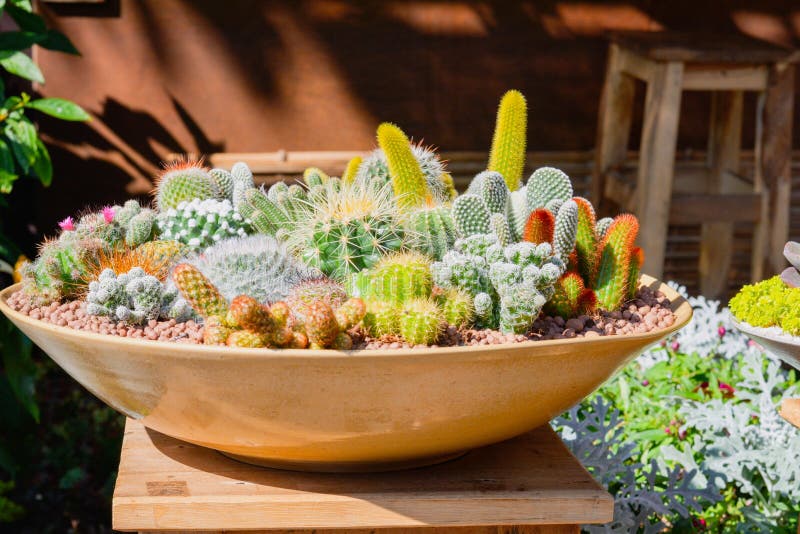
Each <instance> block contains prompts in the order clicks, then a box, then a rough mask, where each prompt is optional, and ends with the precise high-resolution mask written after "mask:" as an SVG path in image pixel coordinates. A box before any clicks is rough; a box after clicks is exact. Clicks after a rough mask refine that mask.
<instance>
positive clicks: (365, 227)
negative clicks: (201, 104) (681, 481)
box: [0, 91, 691, 471]
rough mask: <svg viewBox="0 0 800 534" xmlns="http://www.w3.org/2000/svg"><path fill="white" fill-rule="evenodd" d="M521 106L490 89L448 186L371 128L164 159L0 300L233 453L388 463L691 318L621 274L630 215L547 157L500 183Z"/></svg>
mask: <svg viewBox="0 0 800 534" xmlns="http://www.w3.org/2000/svg"><path fill="white" fill-rule="evenodd" d="M526 121H527V110H526V103H525V99H524V98H523V96H522V95H521V94H520V93H519V92H517V91H509V92H508V93H507V94H506V95H505V96H504V97H503V99H502V101H501V103H500V108H499V111H498V119H497V125H496V129H495V134H494V139H493V143H492V149H491V156H490V160H489V164H488V168H487V170H486V171H484V172H481V173H479V174H478V175H477V176H475V177H474V179H473V180H472V182H471V183H470V185H469V188H468V189H467V190H466V192H464V193H463V194H461V195H459V194H458V193H457V192H456V190H455V187H454V185H453V179H452V177H451V176H450V175H449V174H448V172H447V170H446V168H445V164H444V162H443V161H441V159H440V158H439V156H438V155H437V154H436V152H435V151H433V150H432V149H430V148H426V147H423V146H421V145H417V144H413V143H411V142H410V141H409V139H408V137H407V136H406V134H405V133H404V132H403V131H402V130H401V129H400V128H398V127H397V126H395V125H393V124H389V123H384V124H381V125H380V126H379V127H378V129H377V141H378V148H376V149H375V150H374V151H373V152H371V153H369V154H367V155H365V156H364V157H363V158H362V157H358V158H354V159H353V160H352V161H350V162H349V164H348V165H347V167H346V169H344V172H343V173H342V176H341V177H335V176H328V175H327V174H326V173H325V172H323V171H322V170H320V169H317V168H310V169H308V170H306V172H305V173H304V176H303V179H302V181H300V182H299V183H295V184H291V185H288V184H285V183H277V184H274V185H273V186H271V187H270V188H269V189H264V188H259V187H256V185H255V183H254V180H253V175H252V173H251V172H250V169H249V168H248V167H247V165H246V164H244V163H237V164H235V165H234V166H233V167H232V168H231V169H230V170H225V169H208V168H206V166H205V165H203V164H202V162H194V161H181V162H178V163H175V164H171V165H168V166H166V167H165V169H164V171H163V172H162V173H161V175H160V177H159V180H158V184H157V188H156V192H155V200H154V203H153V205H152V206H142V205H140V204H139V203H138V202H136V201H128V202H126V203H124V204H122V205H118V206H110V207H107V208H105V209H103V210H102V211H100V212H97V213H89V214H86V215H84V216H82V217H80V218H78V219H72V218H69V217H68V218H66V219H65V220H64V221H62V222H61V224H60V226H61V232H60V234H59V235H58V237H56V238H53V239H51V240H49V241H47V242H46V243H44V244H43V245H42V248H41V252H40V254H39V257H38V258H37V259H36V260H35V261H33V262H32V263H30V264H29V265H27V266H25V267H24V269H23V272H22V277H23V282H22V284H19V285H17V286H13V287H11V288H8V289H7V290H6V291H4V292H3V293H2V295H0V310H1V311H2V312H3V313H4V314H6V315H7V316H8V317H9V318H10V319H11V320H12V321H13V322H14V323H15V324H17V325H18V326H19V327H20V328H21V329H22V330H23V331H24V332H25V333H26V334H27V335H28V336H30V337H31V339H33V341H34V342H36V343H37V344H39V345H40V346H41V347H42V348H43V349H44V350H45V351H46V352H47V353H48V354H49V355H50V356H51V357H52V358H53V359H54V360H55V361H56V362H57V363H59V364H60V365H61V366H62V367H63V368H64V369H65V370H66V371H67V372H68V373H70V374H71V375H72V376H73V377H74V378H76V379H77V380H78V381H79V382H81V383H82V384H83V385H85V386H86V387H87V388H88V389H89V390H90V391H92V392H93V393H94V394H96V395H97V396H98V397H100V398H101V399H103V400H104V401H105V402H107V403H108V404H109V405H111V406H112V407H114V408H116V409H118V410H119V411H121V412H122V413H124V414H126V415H128V416H130V417H134V418H138V419H141V420H142V421H143V423H144V424H145V425H147V426H148V427H151V428H153V429H155V430H157V431H160V432H163V433H165V434H168V435H171V436H174V437H177V438H179V439H184V440H187V441H190V442H193V443H197V444H200V445H204V446H207V447H211V448H215V449H217V450H220V451H222V452H223V453H225V454H228V455H231V456H233V457H236V458H239V459H242V460H245V461H249V462H254V463H259V464H263V465H269V466H279V467H287V468H293V469H309V470H323V471H349V470H376V469H391V468H398V467H404V466H409V465H421V464H426V463H432V462H436V461H439V460H441V459H444V458H449V457H452V456H453V455H458V454H461V453H463V452H464V451H466V450H469V449H470V448H473V447H477V446H481V445H485V444H489V443H492V442H496V441H499V440H503V439H507V438H510V437H513V436H515V435H517V434H520V433H522V432H525V431H527V430H530V429H532V428H534V427H536V426H538V425H540V424H543V423H545V422H547V421H548V420H549V419H550V418H552V417H554V416H556V415H558V414H559V413H561V412H562V411H563V410H565V409H566V408H568V407H569V406H571V405H573V404H575V403H576V402H577V401H579V400H580V399H582V398H583V397H585V396H586V395H588V394H589V393H591V392H592V391H593V390H594V389H596V388H597V387H598V386H599V385H600V384H602V383H603V382H604V381H605V380H607V379H608V378H609V377H610V376H611V375H612V374H613V373H614V372H615V371H616V370H618V369H619V368H620V367H622V366H623V365H624V364H625V363H627V362H628V361H630V360H631V359H632V358H634V357H635V356H636V355H638V354H639V353H640V352H641V351H642V350H644V348H646V347H647V346H648V345H650V344H653V343H655V342H658V341H659V340H660V339H662V338H664V337H665V336H667V335H669V334H670V333H672V332H674V331H675V330H677V329H678V328H680V327H682V326H683V325H684V324H686V322H688V320H689V319H690V317H691V308H690V306H689V305H688V303H686V302H684V301H683V300H682V299H681V298H680V297H679V295H677V294H676V293H675V292H673V291H672V290H671V289H669V288H668V287H667V286H665V285H664V284H661V283H660V282H658V281H656V280H654V279H652V278H650V277H647V276H645V275H641V274H640V269H641V265H642V262H643V254H642V251H641V250H639V249H638V248H636V246H635V240H636V234H637V231H638V221H637V220H636V218H635V217H633V216H631V215H620V216H618V217H616V218H614V219H609V218H606V219H599V220H598V219H597V217H596V216H595V212H594V209H593V207H592V205H591V203H590V202H589V201H588V200H586V199H583V198H580V197H576V196H574V192H573V188H572V184H571V182H570V180H569V177H568V176H567V175H566V174H565V173H563V172H561V171H560V170H558V169H555V168H551V167H545V168H540V169H537V170H536V171H534V172H533V174H532V175H531V176H530V177H529V178H528V180H527V182H526V183H524V184H523V179H522V172H523V168H524V163H525V137H526Z"/></svg>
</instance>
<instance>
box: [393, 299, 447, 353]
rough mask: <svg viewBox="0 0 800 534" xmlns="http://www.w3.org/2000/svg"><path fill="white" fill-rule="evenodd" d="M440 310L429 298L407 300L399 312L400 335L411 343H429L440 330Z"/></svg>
mask: <svg viewBox="0 0 800 534" xmlns="http://www.w3.org/2000/svg"><path fill="white" fill-rule="evenodd" d="M442 321H443V316H442V311H441V310H440V309H439V307H438V306H437V305H436V303H435V302H433V301H431V300H429V299H414V300H411V301H409V302H407V303H406V304H405V305H404V306H403V308H402V312H401V313H400V319H399V321H398V322H399V330H400V335H402V336H403V338H404V339H405V340H406V341H407V342H408V343H410V344H412V345H431V344H433V343H435V342H436V340H437V339H438V338H439V335H440V334H441V332H442Z"/></svg>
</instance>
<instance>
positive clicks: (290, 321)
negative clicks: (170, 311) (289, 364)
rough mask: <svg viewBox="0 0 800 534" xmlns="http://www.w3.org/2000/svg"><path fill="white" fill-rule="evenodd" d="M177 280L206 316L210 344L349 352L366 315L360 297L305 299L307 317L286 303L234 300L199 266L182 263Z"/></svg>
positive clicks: (175, 274) (206, 336)
mask: <svg viewBox="0 0 800 534" xmlns="http://www.w3.org/2000/svg"><path fill="white" fill-rule="evenodd" d="M172 279H173V282H174V283H175V285H176V286H177V288H178V289H179V291H180V292H181V294H182V295H183V296H184V297H185V299H186V301H187V302H188V303H189V304H190V305H191V306H192V308H193V309H194V310H195V312H196V313H197V314H198V315H200V316H201V317H203V319H204V321H205V328H204V330H203V341H204V343H206V344H209V345H228V346H233V347H242V348H298V349H305V348H310V349H328V348H331V349H338V350H348V349H350V348H352V346H353V340H352V338H351V337H350V335H349V334H348V333H347V330H349V329H351V328H353V327H354V326H355V325H357V324H358V323H359V322H361V320H362V319H363V317H364V314H365V313H366V309H365V305H364V302H363V301H361V299H348V300H346V301H344V302H342V303H341V304H339V305H336V306H335V307H334V305H332V304H331V303H329V302H325V301H324V300H321V299H320V300H309V301H307V302H305V301H303V302H302V308H303V309H302V315H299V314H295V313H294V311H293V309H292V308H291V307H290V306H289V305H288V304H287V303H286V302H283V301H278V302H273V303H271V304H265V303H262V302H261V301H259V300H258V299H256V298H254V297H252V296H249V295H237V296H236V297H234V298H233V299H232V300H231V301H230V303H228V301H227V300H226V299H225V297H224V296H223V295H222V293H220V291H219V290H218V289H217V288H216V286H214V284H213V283H212V282H211V281H210V280H209V279H208V278H207V277H205V276H204V275H203V273H201V272H200V270H198V269H197V268H196V267H195V266H193V265H190V264H188V263H182V264H180V265H178V266H176V267H175V269H174V270H173V273H172Z"/></svg>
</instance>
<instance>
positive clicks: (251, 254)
mask: <svg viewBox="0 0 800 534" xmlns="http://www.w3.org/2000/svg"><path fill="white" fill-rule="evenodd" d="M186 263H189V264H191V265H193V266H195V267H197V269H199V270H200V272H202V273H203V274H204V275H205V276H206V277H208V279H209V280H210V281H211V283H212V284H213V285H214V286H215V287H217V288H219V289H218V290H219V291H220V292H221V293H222V295H223V296H224V297H225V298H226V299H227V300H231V299H233V298H234V297H236V296H238V295H245V294H246V295H250V296H252V297H254V298H256V299H257V300H258V301H259V302H262V303H268V302H277V301H280V300H284V299H285V298H286V297H287V296H288V295H289V291H290V290H291V289H292V287H294V286H295V285H297V284H300V283H302V282H306V281H309V280H315V279H319V278H322V273H320V272H319V271H318V270H316V269H312V268H309V267H307V266H306V265H304V264H303V263H302V262H301V261H299V260H298V259H297V258H295V257H294V256H293V255H292V254H291V253H290V252H289V250H288V249H287V248H286V246H284V245H282V244H281V243H279V242H278V241H277V240H276V239H275V238H274V237H270V236H266V235H252V236H247V237H241V238H235V239H226V240H224V241H220V242H219V243H217V244H216V245H213V246H211V247H209V248H207V249H206V250H205V251H204V252H203V253H202V254H197V255H195V256H192V257H190V258H188V259H187V260H186Z"/></svg>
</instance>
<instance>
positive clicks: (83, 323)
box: [8, 287, 675, 350]
mask: <svg viewBox="0 0 800 534" xmlns="http://www.w3.org/2000/svg"><path fill="white" fill-rule="evenodd" d="M8 304H9V306H11V308H13V309H14V310H16V311H18V312H20V313H24V314H25V315H28V316H29V317H30V318H32V319H36V320H39V321H44V322H47V323H51V324H54V325H57V326H66V327H69V328H72V329H74V330H85V331H89V332H95V333H98V334H107V335H114V336H121V337H131V338H137V339H151V340H159V341H173V342H179V343H193V344H200V343H202V341H203V326H202V324H198V323H196V322H194V321H187V322H185V323H177V322H176V321H175V320H174V319H170V320H168V321H150V322H149V323H148V324H147V325H146V326H135V325H128V324H125V323H117V322H114V321H112V320H111V319H109V318H108V317H97V316H92V315H88V314H87V313H86V309H85V304H84V303H83V302H82V301H78V300H73V301H69V302H65V303H63V304H59V303H53V304H50V305H48V306H42V307H37V306H33V305H32V304H31V302H30V299H29V298H28V297H27V296H25V295H23V294H22V292H17V293H14V294H13V295H11V297H9V299H8ZM670 304H671V303H670V301H669V299H668V298H667V297H666V295H664V294H663V293H661V292H660V291H653V290H652V289H650V288H649V287H642V288H640V289H639V291H638V292H637V294H636V298H635V299H634V300H632V301H630V302H628V303H626V304H625V305H624V306H623V307H622V309H620V310H617V311H613V312H607V311H603V312H600V313H598V314H595V315H581V316H580V317H576V318H572V319H569V320H567V321H565V320H564V319H562V318H561V317H540V318H539V319H537V320H536V322H535V323H534V324H533V328H532V330H531V332H530V333H528V334H527V335H521V334H504V333H502V332H499V331H497V330H489V329H485V330H477V329H457V328H455V327H453V326H449V327H447V329H446V330H444V331H443V333H442V336H441V338H440V339H439V342H438V344H437V345H432V346H431V347H453V346H466V345H498V344H502V343H520V342H523V341H539V340H546V339H571V338H575V337H597V336H613V335H625V334H640V333H647V332H651V331H653V330H660V329H662V328H668V327H670V326H672V325H673V324H674V323H675V315H674V314H673V313H672V311H671V310H670ZM352 334H353V340H354V345H353V348H354V349H364V350H379V349H400V348H427V347H425V346H423V345H417V346H414V347H412V346H411V345H409V344H408V343H406V342H404V341H403V339H402V338H399V337H396V336H383V337H381V338H379V339H376V338H372V337H370V336H368V335H366V334H365V333H364V332H363V331H360V330H355V331H353V332H352Z"/></svg>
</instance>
